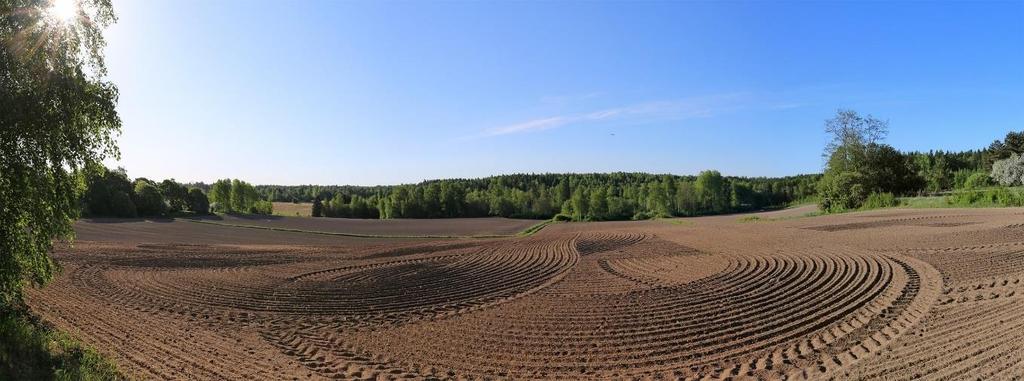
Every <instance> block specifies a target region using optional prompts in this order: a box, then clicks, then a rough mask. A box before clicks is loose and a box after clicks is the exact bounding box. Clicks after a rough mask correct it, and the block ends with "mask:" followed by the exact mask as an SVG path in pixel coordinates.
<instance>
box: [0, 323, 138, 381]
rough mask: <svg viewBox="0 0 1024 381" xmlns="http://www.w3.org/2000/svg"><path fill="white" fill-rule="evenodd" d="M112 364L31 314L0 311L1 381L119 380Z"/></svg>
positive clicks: (120, 377) (118, 375)
mask: <svg viewBox="0 0 1024 381" xmlns="http://www.w3.org/2000/svg"><path fill="white" fill-rule="evenodd" d="M120 379H124V377H123V376H122V375H121V374H120V373H119V372H118V371H117V368H116V367H115V366H114V364H113V363H111V362H109V361H107V360H106V359H104V358H103V357H102V356H100V355H99V353H97V352H95V351H94V350H92V349H91V348H88V347H86V346H83V345H82V344H79V343H78V342H76V341H75V340H74V339H72V338H71V337H70V336H68V335H66V334H63V333H60V332H57V331H54V330H52V329H50V328H48V327H45V326H43V325H42V324H41V323H40V322H38V321H35V320H34V319H33V318H32V317H31V316H30V315H29V314H28V313H26V312H21V311H17V310H5V311H0V380H120Z"/></svg>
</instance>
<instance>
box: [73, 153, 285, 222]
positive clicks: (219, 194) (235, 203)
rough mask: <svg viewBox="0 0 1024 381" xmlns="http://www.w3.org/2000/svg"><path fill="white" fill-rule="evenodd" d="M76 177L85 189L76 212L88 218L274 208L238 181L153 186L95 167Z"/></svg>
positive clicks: (121, 172) (264, 211) (257, 211)
mask: <svg viewBox="0 0 1024 381" xmlns="http://www.w3.org/2000/svg"><path fill="white" fill-rule="evenodd" d="M77 176H78V177H79V178H81V180H82V182H83V183H84V184H83V185H84V188H85V189H84V191H83V192H81V197H80V200H79V209H80V210H81V213H82V215H83V216H87V217H121V218H132V217H159V216H167V215H177V214H181V213H192V214H196V215H205V214H209V213H210V212H222V213H249V214H271V213H272V212H273V204H272V203H271V202H270V201H267V200H264V199H262V198H261V196H260V194H259V192H257V191H256V188H255V187H254V186H253V185H252V184H249V183H247V182H245V181H241V180H238V179H224V180H218V181H217V182H215V183H214V184H213V185H212V186H208V187H199V186H195V185H192V184H181V183H178V182H177V181H174V179H166V180H163V181H161V182H155V181H153V180H150V179H147V178H145V177H139V178H137V179H135V180H134V181H133V180H130V179H129V178H128V174H127V173H126V172H125V170H124V168H117V169H108V168H106V167H104V166H103V165H100V164H95V163H93V164H90V165H88V166H86V167H85V168H84V170H82V171H80V172H78V173H77ZM203 188H207V189H209V192H206V191H204V189H203ZM207 193H209V195H208V194H207Z"/></svg>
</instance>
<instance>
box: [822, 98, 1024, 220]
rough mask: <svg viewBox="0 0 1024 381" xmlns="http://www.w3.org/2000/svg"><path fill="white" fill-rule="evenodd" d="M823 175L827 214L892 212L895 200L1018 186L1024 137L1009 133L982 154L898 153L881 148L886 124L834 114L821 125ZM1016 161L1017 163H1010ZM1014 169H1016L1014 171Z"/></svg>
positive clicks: (1023, 170) (1023, 163)
mask: <svg viewBox="0 0 1024 381" xmlns="http://www.w3.org/2000/svg"><path fill="white" fill-rule="evenodd" d="M825 131H826V132H827V133H828V134H829V135H830V136H831V138H832V139H831V141H830V143H829V144H828V145H827V146H826V147H825V152H824V156H825V157H826V158H827V160H828V161H827V164H826V167H825V173H824V175H823V176H822V178H821V181H820V182H819V184H818V197H819V200H820V201H819V204H820V207H821V209H822V210H824V211H826V212H842V211H846V210H853V209H858V208H862V207H864V206H866V205H867V206H871V207H876V206H894V205H892V204H894V203H895V202H896V197H898V196H910V195H922V194H930V193H941V192H948V191H955V190H970V189H980V188H984V187H988V186H991V185H994V184H995V183H999V184H1001V185H1004V186H1013V185H1022V181H1024V179H1022V178H1021V177H1022V176H1019V175H1018V176H1016V177H1015V176H1014V175H1013V174H1014V173H1021V174H1024V160H1020V159H1019V158H1020V155H1021V153H1024V132H1010V133H1008V134H1007V135H1006V137H1005V139H1003V140H996V141H995V142H993V143H992V144H991V145H989V147H988V148H987V149H981V150H970V151H964V152H945V151H930V152H900V151H898V150H896V149H895V148H893V147H892V146H890V145H888V144H885V143H883V141H884V139H885V137H886V135H887V134H888V132H889V123H888V121H883V120H881V119H878V118H875V117H873V116H871V115H868V116H861V115H859V114H858V113H857V112H856V111H852V110H839V111H838V112H837V113H836V115H835V117H833V118H832V119H828V120H826V121H825ZM1014 160H1016V161H1014ZM1018 168H1019V169H1018Z"/></svg>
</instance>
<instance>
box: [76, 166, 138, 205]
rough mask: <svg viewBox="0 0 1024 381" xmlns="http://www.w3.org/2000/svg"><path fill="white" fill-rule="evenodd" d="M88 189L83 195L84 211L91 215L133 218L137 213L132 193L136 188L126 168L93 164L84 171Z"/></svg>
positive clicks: (83, 174)
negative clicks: (109, 167)
mask: <svg viewBox="0 0 1024 381" xmlns="http://www.w3.org/2000/svg"><path fill="white" fill-rule="evenodd" d="M81 174H82V176H84V177H85V185H86V191H85V192H84V194H83V195H82V213H83V214H85V215H86V216H90V217H101V216H112V217H122V218H131V217H135V216H136V214H137V211H136V208H135V203H134V202H132V199H131V197H132V195H133V194H134V193H135V189H134V187H133V186H132V183H131V181H129V180H128V175H127V174H126V173H125V171H124V168H118V169H117V170H113V171H112V170H108V169H107V168H105V167H103V166H102V165H99V164H91V165H89V166H87V167H86V168H85V169H84V170H83V171H82V172H81Z"/></svg>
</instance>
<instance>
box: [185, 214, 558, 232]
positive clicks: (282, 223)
mask: <svg viewBox="0 0 1024 381" xmlns="http://www.w3.org/2000/svg"><path fill="white" fill-rule="evenodd" d="M200 220H201V221H206V222H212V223H219V224H227V225H246V226H262V227H269V228H283V229H295V230H307V231H318V232H332V233H346V234H362V235H384V236H480V235H515V234H516V233H519V232H521V231H523V230H524V229H526V228H528V227H530V226H533V225H534V224H537V223H539V222H541V221H538V220H518V219H510V218H497V217H493V218H444V219H392V220H367V219H352V218H304V217H282V216H211V217H205V218H201V219H200Z"/></svg>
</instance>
